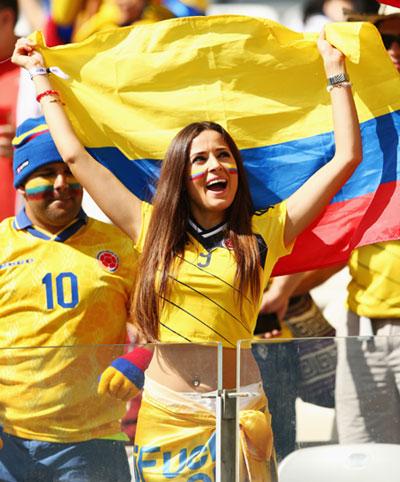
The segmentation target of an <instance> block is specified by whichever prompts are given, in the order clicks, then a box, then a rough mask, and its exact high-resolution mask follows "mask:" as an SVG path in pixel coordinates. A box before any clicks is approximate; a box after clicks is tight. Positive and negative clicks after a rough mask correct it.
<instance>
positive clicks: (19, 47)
mask: <svg viewBox="0 0 400 482" xmlns="http://www.w3.org/2000/svg"><path fill="white" fill-rule="evenodd" d="M35 47H36V44H35V43H34V42H33V41H32V40H29V39H27V38H20V39H18V40H17V43H16V44H15V48H14V52H13V54H12V57H11V61H12V62H13V63H14V64H15V65H18V66H19V67H22V68H24V69H26V70H30V69H33V68H35V67H45V63H44V60H43V57H42V55H41V54H40V53H39V52H38V51H37V50H35Z"/></svg>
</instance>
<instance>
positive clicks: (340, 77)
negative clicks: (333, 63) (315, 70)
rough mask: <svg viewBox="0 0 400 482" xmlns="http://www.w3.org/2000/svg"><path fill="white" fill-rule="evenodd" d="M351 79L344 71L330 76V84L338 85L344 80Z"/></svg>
mask: <svg viewBox="0 0 400 482" xmlns="http://www.w3.org/2000/svg"><path fill="white" fill-rule="evenodd" d="M349 80H350V79H349V76H348V75H347V74H345V73H344V72H342V73H341V74H336V75H333V76H332V77H328V85H337V84H341V83H342V82H348V81H349Z"/></svg>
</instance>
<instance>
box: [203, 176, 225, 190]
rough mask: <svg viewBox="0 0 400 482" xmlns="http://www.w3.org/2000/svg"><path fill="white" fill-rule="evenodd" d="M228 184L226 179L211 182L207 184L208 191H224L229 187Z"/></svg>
mask: <svg viewBox="0 0 400 482" xmlns="http://www.w3.org/2000/svg"><path fill="white" fill-rule="evenodd" d="M227 184H228V182H227V181H226V180H224V179H215V180H213V181H210V182H208V183H207V186H206V187H207V189H208V190H209V191H216V192H218V191H223V190H224V189H225V188H226V186H227Z"/></svg>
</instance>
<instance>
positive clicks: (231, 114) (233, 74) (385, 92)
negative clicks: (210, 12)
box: [36, 15, 400, 274]
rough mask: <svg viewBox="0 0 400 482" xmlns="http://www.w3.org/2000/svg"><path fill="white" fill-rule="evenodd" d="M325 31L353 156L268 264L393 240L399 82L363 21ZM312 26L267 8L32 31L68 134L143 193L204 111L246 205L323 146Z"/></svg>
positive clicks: (290, 187)
mask: <svg viewBox="0 0 400 482" xmlns="http://www.w3.org/2000/svg"><path fill="white" fill-rule="evenodd" d="M326 34H327V38H328V39H329V40H330V41H331V42H332V43H333V44H334V45H336V46H337V47H338V48H340V49H341V50H342V51H343V52H344V53H345V54H346V56H347V62H348V63H347V65H348V71H349V76H350V78H351V81H352V83H353V92H354V96H355V101H356V105H357V111H358V115H359V119H360V124H361V132H362V137H363V151H364V159H363V162H362V164H361V165H360V167H359V168H358V169H357V171H356V172H355V174H354V175H353V176H352V178H351V179H350V180H349V181H348V182H347V183H346V185H345V186H343V188H342V189H341V190H340V192H339V193H338V194H337V195H336V196H335V197H334V199H333V200H332V201H331V203H330V205H329V206H328V207H327V209H326V210H325V211H324V213H323V214H322V215H321V216H320V218H319V219H318V221H317V222H316V223H314V225H313V226H312V227H310V228H309V229H307V231H306V232H305V233H303V234H302V235H301V236H300V237H299V239H298V240H297V242H296V245H295V248H294V251H293V253H292V254H291V255H290V256H288V257H286V258H283V259H282V260H281V261H280V262H279V263H278V265H277V267H276V269H275V274H283V273H288V272H293V271H298V270H308V269H313V268H318V267H322V266H326V265H329V264H334V263H339V262H343V261H345V260H346V259H347V257H348V255H349V253H350V251H351V250H352V249H354V248H355V247H357V246H359V245H362V244H369V243H373V242H377V241H385V240H389V239H397V238H398V237H399V233H400V217H399V215H398V208H397V206H398V204H399V199H400V188H399V162H398V160H399V154H400V148H399V141H398V135H399V131H400V95H399V94H400V83H399V74H398V72H397V71H396V70H395V68H394V66H393V65H392V63H391V61H390V59H389V57H388V55H387V53H386V51H385V49H384V46H383V44H382V42H381V39H380V36H379V34H378V32H377V30H376V29H375V27H374V26H373V25H372V24H367V23H339V24H331V25H328V26H327V28H326ZM316 39H317V34H302V33H297V32H293V31H291V30H289V29H287V28H285V27H283V26H282V25H279V24H277V23H275V22H273V21H270V20H264V19H255V18H250V17H242V16H226V15H225V16H215V17H191V18H181V19H174V20H167V21H164V22H160V23H156V24H151V25H143V26H138V27H135V28H130V27H128V28H121V29H117V30H112V31H111V30H110V31H107V32H101V33H99V34H97V35H95V36H93V37H91V38H90V39H87V40H86V41H84V42H82V43H79V44H72V45H66V46H60V47H55V48H51V49H50V48H47V47H46V46H45V45H44V42H43V39H42V37H41V36H40V34H36V41H37V42H38V44H39V46H40V49H41V52H42V53H43V55H44V57H45V60H46V63H47V65H48V66H49V67H51V66H56V67H58V68H60V69H61V70H62V71H63V72H64V73H65V74H67V75H68V76H69V78H68V79H62V78H58V77H53V83H54V86H55V88H57V89H59V90H60V91H61V93H62V98H63V100H64V102H65V104H66V110H67V114H68V116H69V118H70V120H71V122H72V124H73V126H74V129H75V131H76V132H77V135H78V137H79V138H80V140H81V141H82V142H83V144H84V145H85V147H86V148H87V149H88V150H89V151H90V152H91V153H92V154H93V156H94V157H95V158H96V159H97V160H98V161H99V162H101V163H102V164H103V165H105V166H107V167H108V168H109V169H110V170H111V171H112V172H114V173H115V174H116V175H117V176H118V177H119V178H120V179H121V180H122V181H123V182H124V183H125V184H126V185H127V186H128V187H129V188H130V189H131V190H132V191H133V192H134V193H135V194H136V195H138V196H139V197H140V198H141V199H147V200H150V199H151V195H152V193H153V192H154V185H155V182H156V180H157V177H158V173H159V168H160V162H161V160H162V158H163V156H164V154H165V151H166V149H167V146H168V144H169V143H170V141H171V139H172V137H173V136H174V135H175V134H176V133H177V132H178V131H179V130H180V129H181V128H182V127H184V126H185V125H187V124H189V123H190V122H194V121H202V120H212V121H216V122H218V123H220V124H222V125H223V126H224V127H225V128H226V129H227V130H228V131H229V132H230V134H231V135H232V136H233V138H234V139H235V141H236V142H237V144H238V146H239V148H240V149H241V152H242V154H243V158H244V163H245V167H246V171H247V174H248V177H249V184H250V189H251V193H252V196H253V202H254V207H255V209H260V208H265V207H267V206H269V205H272V204H274V203H277V202H279V201H280V200H282V199H285V198H287V197H288V196H289V195H290V194H291V193H293V192H294V191H295V190H296V189H297V188H298V187H299V186H300V185H301V184H302V183H303V182H304V181H305V180H306V179H307V178H308V177H309V176H311V175H312V174H313V172H315V171H316V170H317V169H318V168H319V167H321V166H322V165H323V164H324V163H326V162H328V161H329V160H330V159H331V158H332V156H333V154H334V149H335V148H334V139H333V132H332V113H331V105H330V97H329V94H328V93H327V92H326V79H325V74H324V69H323V64H322V60H321V58H320V55H319V53H318V50H317V46H316Z"/></svg>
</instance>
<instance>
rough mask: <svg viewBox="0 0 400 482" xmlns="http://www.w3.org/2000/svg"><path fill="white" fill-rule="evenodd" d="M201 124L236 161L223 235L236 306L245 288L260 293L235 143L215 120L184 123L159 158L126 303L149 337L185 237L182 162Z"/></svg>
mask: <svg viewBox="0 0 400 482" xmlns="http://www.w3.org/2000/svg"><path fill="white" fill-rule="evenodd" d="M205 130H213V131H216V132H218V133H220V134H221V135H222V137H223V139H224V141H225V142H226V144H227V145H228V147H229V149H230V151H231V153H232V155H233V157H234V159H235V161H236V164H237V170H238V189H237V192H236V195H235V198H234V200H233V202H232V204H231V206H230V207H229V208H228V209H227V212H226V222H227V231H226V237H227V238H228V239H230V241H231V242H232V245H233V252H234V256H235V259H236V262H237V268H236V274H235V285H236V286H237V287H238V301H239V303H240V306H242V301H243V298H244V296H246V295H247V294H250V297H251V299H252V300H253V301H254V302H255V301H256V300H257V299H258V297H259V295H260V275H259V270H260V261H259V259H260V258H259V256H260V255H259V251H258V247H257V241H256V238H255V236H254V235H253V233H252V229H251V216H252V211H253V208H252V201H251V197H250V191H249V187H248V184H247V179H246V173H245V170H244V167H243V162H242V159H241V155H240V152H239V149H238V148H237V146H236V144H235V142H234V140H233V139H232V137H231V136H230V135H229V134H228V132H227V131H226V130H225V129H224V128H223V127H221V126H220V125H219V124H216V123H214V122H196V123H193V124H189V125H188V126H186V127H185V128H184V129H182V130H181V131H180V132H179V133H178V134H177V135H176V137H175V138H174V139H173V141H172V142H171V144H170V146H169V148H168V151H167V153H166V156H165V159H164V161H163V163H162V168H161V173H160V178H159V181H158V186H157V191H156V194H155V196H154V199H153V213H152V217H151V220H150V224H149V227H148V231H147V234H146V239H145V243H144V248H143V253H142V256H141V261H140V265H139V272H138V278H137V282H136V289H135V293H134V296H133V301H132V306H131V314H132V318H133V321H134V322H135V324H137V325H138V326H139V327H140V328H141V330H142V331H143V334H144V336H145V337H146V338H147V339H148V340H149V341H154V340H157V339H158V337H159V313H160V308H161V307H162V305H163V303H164V299H165V298H166V297H167V296H168V293H169V282H168V280H169V274H170V272H171V270H172V269H173V268H176V267H177V265H175V264H174V262H176V261H177V258H182V257H183V254H184V249H185V244H186V243H187V242H188V241H189V237H188V234H187V229H188V221H189V217H190V200H189V197H188V193H187V189H186V176H187V163H188V162H189V155H190V148H191V145H192V141H193V139H194V138H195V137H197V136H198V135H199V134H200V133H201V132H203V131H205ZM157 273H158V274H157Z"/></svg>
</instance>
